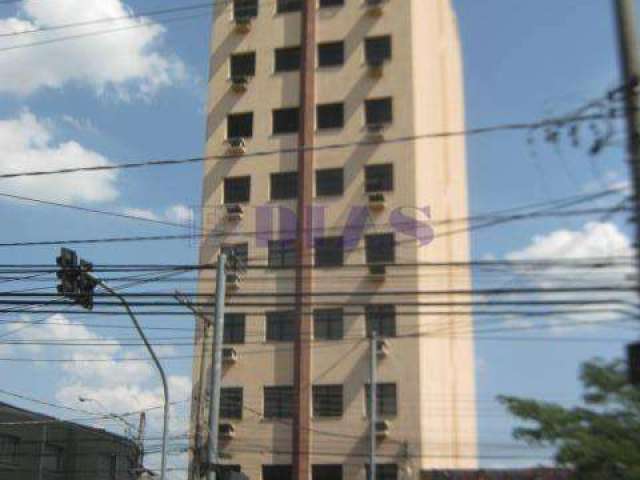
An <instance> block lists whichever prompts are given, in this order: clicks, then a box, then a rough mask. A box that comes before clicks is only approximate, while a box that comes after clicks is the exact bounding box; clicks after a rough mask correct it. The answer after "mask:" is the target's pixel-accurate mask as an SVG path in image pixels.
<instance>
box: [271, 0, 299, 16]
mask: <svg viewBox="0 0 640 480" xmlns="http://www.w3.org/2000/svg"><path fill="white" fill-rule="evenodd" d="M300 10H302V0H278V3H277V8H276V11H277V12H278V13H287V12H299V11H300Z"/></svg>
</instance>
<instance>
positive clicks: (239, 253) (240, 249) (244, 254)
mask: <svg viewBox="0 0 640 480" xmlns="http://www.w3.org/2000/svg"><path fill="white" fill-rule="evenodd" d="M222 251H223V252H224V253H225V254H226V255H227V262H226V267H227V269H229V270H231V271H235V270H242V269H243V268H245V267H246V266H247V265H248V264H249V244H248V243H234V244H227V245H222Z"/></svg>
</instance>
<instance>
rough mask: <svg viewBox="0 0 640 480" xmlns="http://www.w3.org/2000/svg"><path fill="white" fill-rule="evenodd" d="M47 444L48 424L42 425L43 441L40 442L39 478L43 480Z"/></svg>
mask: <svg viewBox="0 0 640 480" xmlns="http://www.w3.org/2000/svg"><path fill="white" fill-rule="evenodd" d="M46 446H47V426H46V425H43V426H42V443H41V444H40V458H39V459H38V480H42V478H43V477H42V472H43V470H44V454H45V451H46Z"/></svg>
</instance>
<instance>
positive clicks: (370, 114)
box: [365, 98, 393, 125]
mask: <svg viewBox="0 0 640 480" xmlns="http://www.w3.org/2000/svg"><path fill="white" fill-rule="evenodd" d="M365 116H366V121H367V125H381V124H385V123H391V122H392V121H393V107H392V102H391V98H376V99H371V100H366V101H365Z"/></svg>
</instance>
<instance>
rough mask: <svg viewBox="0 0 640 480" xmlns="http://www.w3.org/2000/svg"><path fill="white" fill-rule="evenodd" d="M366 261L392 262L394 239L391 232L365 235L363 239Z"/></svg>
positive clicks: (394, 249)
mask: <svg viewBox="0 0 640 480" xmlns="http://www.w3.org/2000/svg"><path fill="white" fill-rule="evenodd" d="M364 241H365V250H366V254H367V263H369V264H371V263H394V262H395V260H396V240H395V237H394V235H393V233H381V234H375V235H367V236H366V237H365V239H364Z"/></svg>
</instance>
